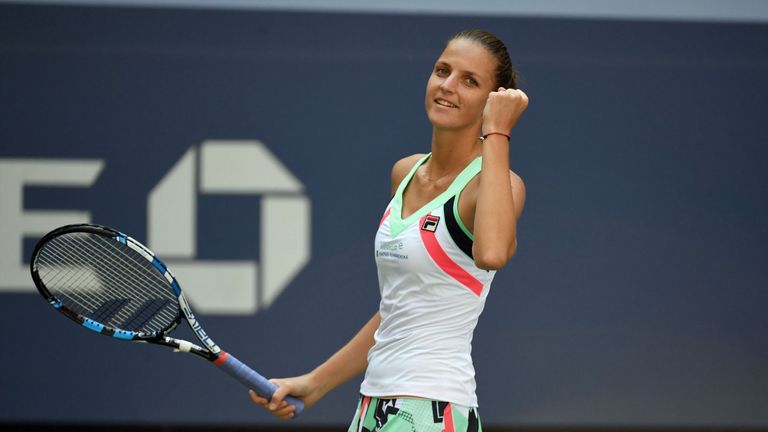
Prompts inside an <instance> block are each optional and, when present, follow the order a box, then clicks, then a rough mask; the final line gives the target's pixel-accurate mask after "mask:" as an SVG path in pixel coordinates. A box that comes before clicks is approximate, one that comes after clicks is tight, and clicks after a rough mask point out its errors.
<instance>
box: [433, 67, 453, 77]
mask: <svg viewBox="0 0 768 432" xmlns="http://www.w3.org/2000/svg"><path fill="white" fill-rule="evenodd" d="M450 73H451V71H450V69H448V68H447V67H445V66H443V65H438V66H435V75H437V76H439V77H446V76H448V75H450Z"/></svg>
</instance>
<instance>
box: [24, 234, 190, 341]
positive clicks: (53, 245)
mask: <svg viewBox="0 0 768 432" xmlns="http://www.w3.org/2000/svg"><path fill="white" fill-rule="evenodd" d="M38 272H39V274H40V277H41V279H42V280H43V282H44V284H45V285H46V287H48V289H49V290H50V291H51V293H52V294H53V295H54V296H56V297H57V298H58V299H59V300H60V301H62V303H63V304H64V305H66V306H67V307H68V308H69V309H71V310H73V311H75V312H78V313H80V314H82V315H84V316H87V317H89V318H91V319H93V320H95V321H98V322H100V323H102V324H105V325H107V326H109V327H114V328H118V329H123V330H129V331H136V332H145V333H151V332H157V331H162V330H164V329H167V328H168V327H170V326H171V325H172V324H173V323H174V322H175V321H176V319H177V318H178V316H179V308H178V300H177V299H176V296H175V295H174V293H173V292H172V290H171V288H170V284H169V282H168V281H167V280H166V279H165V277H164V276H163V275H162V274H161V273H160V272H159V271H158V270H157V269H156V268H155V267H154V265H152V263H151V262H150V261H148V260H147V259H146V258H145V257H144V256H142V255H141V254H139V253H138V252H136V251H134V250H133V249H131V248H130V247H128V246H126V245H124V244H122V243H119V242H118V241H116V240H114V239H111V238H107V237H104V236H101V235H97V234H91V233H69V234H65V235H62V236H60V237H57V238H54V239H52V240H51V241H49V242H48V243H47V244H46V245H45V246H44V247H43V249H41V251H40V254H39V255H38Z"/></svg>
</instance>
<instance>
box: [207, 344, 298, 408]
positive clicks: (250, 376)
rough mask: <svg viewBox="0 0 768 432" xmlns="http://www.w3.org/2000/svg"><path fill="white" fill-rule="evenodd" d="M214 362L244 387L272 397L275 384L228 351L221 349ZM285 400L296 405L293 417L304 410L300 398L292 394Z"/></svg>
mask: <svg viewBox="0 0 768 432" xmlns="http://www.w3.org/2000/svg"><path fill="white" fill-rule="evenodd" d="M214 364H215V365H216V366H218V367H220V368H221V369H222V370H223V371H224V372H226V373H227V374H229V376H231V377H232V378H234V379H236V380H238V381H240V382H241V383H243V384H245V386H246V387H248V388H249V389H251V390H253V391H255V392H256V394H258V395H259V396H261V397H264V398H267V399H272V395H274V394H275V390H277V386H276V385H274V384H273V383H271V382H269V380H267V379H266V378H264V377H263V376H261V375H260V374H259V373H258V372H256V371H255V370H253V369H251V368H250V367H248V365H246V364H245V363H243V362H241V361H240V360H238V359H237V358H236V357H235V356H233V355H232V354H229V353H228V352H225V351H222V352H221V354H219V358H218V359H216V361H214ZM285 401H286V402H288V404H289V405H293V406H295V407H296V411H294V413H293V415H294V417H297V416H298V415H299V414H301V412H302V411H304V402H302V401H301V400H299V399H297V398H295V397H293V396H286V397H285Z"/></svg>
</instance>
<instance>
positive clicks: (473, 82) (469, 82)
mask: <svg viewBox="0 0 768 432" xmlns="http://www.w3.org/2000/svg"><path fill="white" fill-rule="evenodd" d="M465 82H466V83H467V85H468V86H470V87H477V86H478V85H479V84H478V83H477V80H475V79H474V78H472V77H469V78H467V79H466V80H465Z"/></svg>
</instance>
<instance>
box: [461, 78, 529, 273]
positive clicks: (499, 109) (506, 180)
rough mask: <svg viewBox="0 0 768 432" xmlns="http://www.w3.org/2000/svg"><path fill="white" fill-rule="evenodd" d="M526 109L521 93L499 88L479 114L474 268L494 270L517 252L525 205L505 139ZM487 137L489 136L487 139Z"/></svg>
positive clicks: (526, 99)
mask: <svg viewBox="0 0 768 432" xmlns="http://www.w3.org/2000/svg"><path fill="white" fill-rule="evenodd" d="M527 107H528V97H527V96H526V94H525V93H523V92H522V91H521V90H515V89H504V88H499V91H497V92H493V93H491V94H490V95H489V96H488V101H487V103H486V106H485V110H484V111H483V129H482V133H483V135H484V136H486V138H485V140H484V141H483V144H482V145H483V150H482V154H483V168H482V171H481V172H480V178H479V181H478V186H477V194H476V199H477V201H476V206H475V212H474V218H473V219H474V220H473V233H474V236H475V239H474V245H473V248H472V253H473V255H474V257H475V264H477V266H478V267H480V268H484V269H488V270H498V269H500V268H502V267H504V265H506V263H507V262H508V261H509V260H510V259H511V258H512V256H513V255H514V254H515V251H516V249H517V220H518V219H519V218H520V215H521V213H522V211H523V205H524V203H525V186H524V185H523V181H522V180H521V179H520V177H518V176H517V175H516V174H514V173H513V172H511V171H510V170H509V145H510V143H509V140H508V139H507V137H506V136H504V135H509V134H510V131H511V130H512V128H513V127H514V126H515V124H516V123H517V120H518V118H519V117H520V115H522V113H523V111H525V109H526V108H527ZM488 134H490V135H488Z"/></svg>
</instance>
